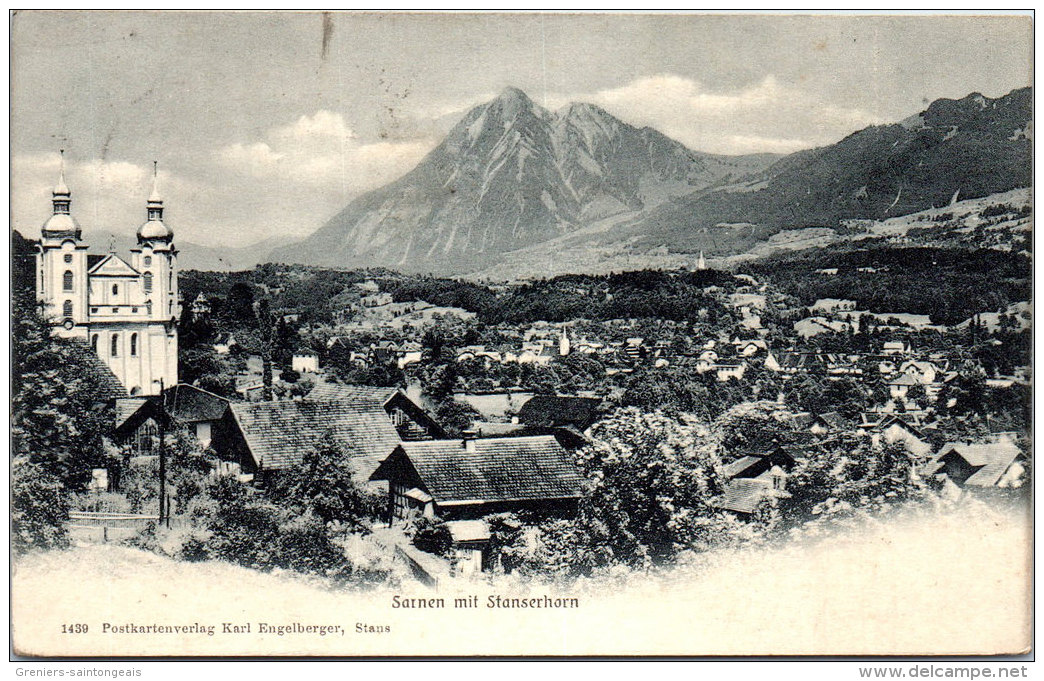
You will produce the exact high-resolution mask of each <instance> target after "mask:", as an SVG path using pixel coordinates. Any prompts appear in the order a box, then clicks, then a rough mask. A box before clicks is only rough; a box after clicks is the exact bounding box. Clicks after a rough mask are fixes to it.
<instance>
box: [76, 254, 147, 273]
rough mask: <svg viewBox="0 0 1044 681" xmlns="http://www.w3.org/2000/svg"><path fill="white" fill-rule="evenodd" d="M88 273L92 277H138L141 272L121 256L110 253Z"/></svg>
mask: <svg viewBox="0 0 1044 681" xmlns="http://www.w3.org/2000/svg"><path fill="white" fill-rule="evenodd" d="M87 274H89V275H91V276H92V277H138V276H140V275H141V272H139V271H138V270H136V269H134V268H133V267H131V266H130V265H129V264H128V263H127V261H126V260H124V259H123V258H121V257H120V256H118V255H116V254H115V253H110V254H109V255H107V256H105V258H103V259H102V260H101V261H100V262H99V263H98V264H97V265H95V266H94V267H92V268H91V269H90V270H89V271H88V272H87Z"/></svg>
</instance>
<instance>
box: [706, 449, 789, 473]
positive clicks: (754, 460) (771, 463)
mask: <svg viewBox="0 0 1044 681" xmlns="http://www.w3.org/2000/svg"><path fill="white" fill-rule="evenodd" d="M796 464H797V460H796V459H795V458H794V457H793V456H791V454H790V452H788V451H787V450H786V449H784V448H783V447H780V446H775V447H770V448H769V450H768V451H766V452H756V453H752V454H747V455H745V456H741V457H740V458H738V459H736V460H734V461H732V462H731V463H728V464H726V465H725V466H724V467H723V472H724V474H725V477H726V478H727V479H729V480H733V479H735V478H756V477H758V476H760V475H762V474H763V473H765V472H766V471H769V470H771V469H772V468H775V467H779V468H781V469H782V470H784V471H789V470H791V469H792V468H793V467H794V466H795V465H796Z"/></svg>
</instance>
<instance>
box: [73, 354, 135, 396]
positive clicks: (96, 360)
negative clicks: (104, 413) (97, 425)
mask: <svg viewBox="0 0 1044 681" xmlns="http://www.w3.org/2000/svg"><path fill="white" fill-rule="evenodd" d="M69 348H70V350H71V352H70V355H71V359H72V361H73V363H74V364H76V365H78V366H79V367H82V368H83V369H85V370H87V371H89V372H91V373H93V374H94V377H95V378H96V379H97V388H98V391H97V394H96V395H95V398H96V399H97V400H99V401H101V402H108V401H109V400H117V399H119V398H121V397H127V389H126V388H124V387H123V384H122V383H120V379H118V378H116V374H114V373H112V369H110V368H109V367H108V365H106V364H105V362H103V361H102V359H101V358H100V357H98V355H97V353H95V352H94V350H91V348H90V347H89V346H88V345H87V343H85V342H83V341H81V340H71V341H70V342H69Z"/></svg>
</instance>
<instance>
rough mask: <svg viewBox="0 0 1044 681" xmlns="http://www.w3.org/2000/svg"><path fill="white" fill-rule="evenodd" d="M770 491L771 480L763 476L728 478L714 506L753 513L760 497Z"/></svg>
mask: <svg viewBox="0 0 1044 681" xmlns="http://www.w3.org/2000/svg"><path fill="white" fill-rule="evenodd" d="M771 491H772V483H771V481H769V480H767V479H763V478H736V479H734V480H730V481H729V484H728V485H727V486H726V487H725V494H723V495H722V496H721V497H720V498H719V499H718V500H717V501H716V502H715V504H714V505H715V506H716V507H718V508H721V509H724V510H726V511H735V512H736V513H753V512H754V509H756V508H757V507H758V504H759V503H760V502H761V500H762V499H764V498H765V497H767V496H769V494H771Z"/></svg>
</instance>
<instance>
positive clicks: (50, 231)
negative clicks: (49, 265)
mask: <svg viewBox="0 0 1044 681" xmlns="http://www.w3.org/2000/svg"><path fill="white" fill-rule="evenodd" d="M59 153H60V154H61V163H60V166H59V169H58V182H57V183H55V185H54V189H52V190H51V204H52V208H51V217H49V218H47V222H45V223H44V225H43V230H42V234H41V236H42V237H43V238H45V239H68V238H73V239H75V240H79V239H80V226H79V225H77V224H76V220H74V219H73V217H72V215H70V212H71V211H70V210H69V206H70V204H71V203H72V192H70V191H69V185H67V184H65V150H64V149H61V150H60V151H59Z"/></svg>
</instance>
